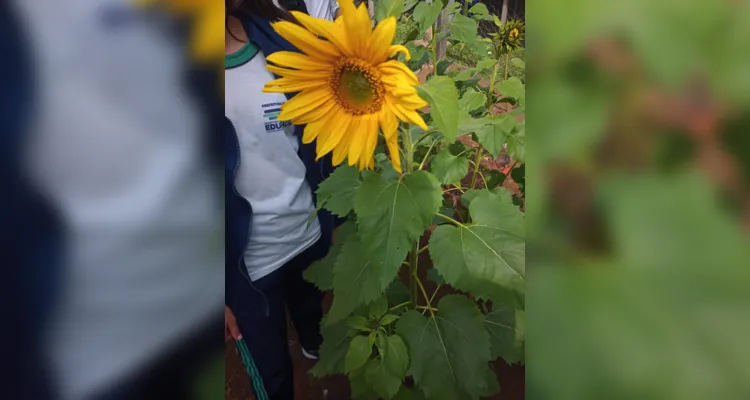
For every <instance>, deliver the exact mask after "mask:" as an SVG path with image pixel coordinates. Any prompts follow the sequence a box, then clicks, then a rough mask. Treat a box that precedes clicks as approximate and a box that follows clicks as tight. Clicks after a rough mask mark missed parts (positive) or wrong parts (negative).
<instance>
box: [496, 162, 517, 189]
mask: <svg viewBox="0 0 750 400" xmlns="http://www.w3.org/2000/svg"><path fill="white" fill-rule="evenodd" d="M516 166H518V162H517V161H513V164H511V165H510V169H509V170H508V174H507V175H505V178H503V182H502V183H501V184H500V187H504V186H505V182H506V181H507V180H508V177H509V176H510V174H511V173H513V168H515V167H516Z"/></svg>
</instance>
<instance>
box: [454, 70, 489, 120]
mask: <svg viewBox="0 0 750 400" xmlns="http://www.w3.org/2000/svg"><path fill="white" fill-rule="evenodd" d="M453 79H454V80H456V79H455V77H454V78H453ZM486 103H487V95H486V94H484V93H482V92H480V91H478V90H476V89H474V88H473V87H470V88H468V89H466V92H464V94H463V96H461V99H459V100H458V106H459V107H460V108H461V109H462V110H464V111H469V112H471V111H474V110H476V109H478V108H481V107H483V106H485V105H486Z"/></svg>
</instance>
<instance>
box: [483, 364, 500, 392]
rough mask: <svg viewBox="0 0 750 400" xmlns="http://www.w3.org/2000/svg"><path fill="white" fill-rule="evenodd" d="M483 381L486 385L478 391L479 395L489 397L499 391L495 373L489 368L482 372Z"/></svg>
mask: <svg viewBox="0 0 750 400" xmlns="http://www.w3.org/2000/svg"><path fill="white" fill-rule="evenodd" d="M484 381H485V382H486V384H487V386H486V388H484V389H483V390H482V392H480V393H479V395H480V396H481V397H483V398H484V397H490V396H493V395H495V394H497V392H499V391H500V384H499V383H498V382H497V374H496V373H495V371H493V370H492V369H490V368H487V371H486V372H485V374H484Z"/></svg>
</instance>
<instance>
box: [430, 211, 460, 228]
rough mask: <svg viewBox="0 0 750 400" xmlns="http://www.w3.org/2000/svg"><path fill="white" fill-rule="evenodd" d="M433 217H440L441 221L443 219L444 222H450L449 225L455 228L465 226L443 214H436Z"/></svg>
mask: <svg viewBox="0 0 750 400" xmlns="http://www.w3.org/2000/svg"><path fill="white" fill-rule="evenodd" d="M435 215H436V216H438V217H440V218H442V219H444V220H446V221H448V222H451V223H453V224H455V225H457V226H465V225H464V224H462V223H460V222H458V221H456V220H455V219H453V218H451V217H449V216H447V215H445V214H441V213H437V214H435Z"/></svg>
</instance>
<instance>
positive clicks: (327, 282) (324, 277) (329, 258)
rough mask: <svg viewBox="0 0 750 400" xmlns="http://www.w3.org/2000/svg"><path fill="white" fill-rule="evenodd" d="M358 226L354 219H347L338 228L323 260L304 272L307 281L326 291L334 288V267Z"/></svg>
mask: <svg viewBox="0 0 750 400" xmlns="http://www.w3.org/2000/svg"><path fill="white" fill-rule="evenodd" d="M356 230H357V226H356V225H355V224H354V222H352V221H346V222H345V223H344V224H343V225H341V226H340V227H339V228H338V229H337V230H336V235H335V237H334V245H333V246H332V247H331V249H330V250H329V251H328V254H327V255H326V256H325V258H323V259H322V260H318V261H315V262H314V263H312V265H310V266H309V267H308V268H307V269H306V270H305V271H304V272H303V273H302V276H303V277H304V278H305V280H306V281H308V282H310V283H312V284H314V285H315V286H317V287H318V289H320V290H323V291H326V290H332V289H333V268H334V266H335V264H336V259H338V257H339V254H340V253H341V247H342V246H343V245H344V242H345V241H346V239H347V238H348V237H349V235H351V234H353V233H355V232H356Z"/></svg>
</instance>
